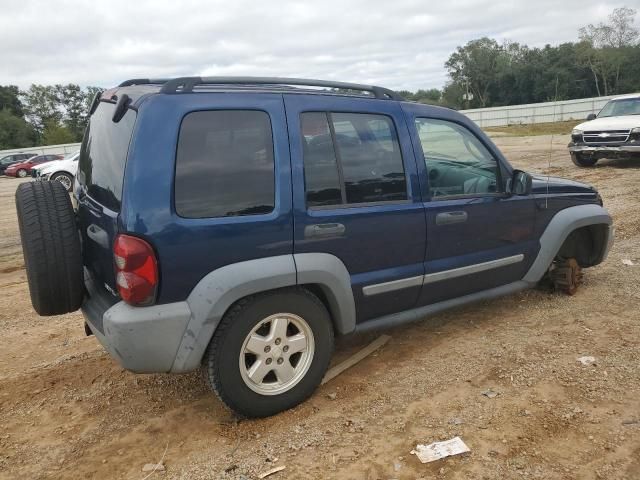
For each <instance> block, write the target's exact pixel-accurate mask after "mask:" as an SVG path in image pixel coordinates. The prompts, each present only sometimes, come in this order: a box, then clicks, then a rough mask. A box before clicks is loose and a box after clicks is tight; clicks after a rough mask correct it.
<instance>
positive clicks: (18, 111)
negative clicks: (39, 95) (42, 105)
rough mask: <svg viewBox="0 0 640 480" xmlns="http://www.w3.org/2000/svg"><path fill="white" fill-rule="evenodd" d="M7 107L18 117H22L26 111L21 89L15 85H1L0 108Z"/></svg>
mask: <svg viewBox="0 0 640 480" xmlns="http://www.w3.org/2000/svg"><path fill="white" fill-rule="evenodd" d="M5 108H6V109H7V110H9V111H10V112H11V113H12V114H13V115H16V116H17V117H22V115H23V113H24V112H23V111H22V103H21V102H20V90H18V87H16V86H15V85H7V86H2V85H0V110H3V109H5Z"/></svg>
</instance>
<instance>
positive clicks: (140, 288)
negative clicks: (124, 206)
mask: <svg viewBox="0 0 640 480" xmlns="http://www.w3.org/2000/svg"><path fill="white" fill-rule="evenodd" d="M113 260H114V263H115V267H116V286H117V287H118V292H119V293H120V296H121V297H122V300H124V301H125V302H127V303H128V304H130V305H136V306H144V305H150V304H152V303H153V302H154V300H155V297H156V289H157V287H158V263H157V261H156V256H155V253H154V251H153V248H151V245H149V244H148V243H147V242H145V241H144V240H142V239H141V238H137V237H132V236H129V235H118V236H117V237H116V241H115V244H114V245H113Z"/></svg>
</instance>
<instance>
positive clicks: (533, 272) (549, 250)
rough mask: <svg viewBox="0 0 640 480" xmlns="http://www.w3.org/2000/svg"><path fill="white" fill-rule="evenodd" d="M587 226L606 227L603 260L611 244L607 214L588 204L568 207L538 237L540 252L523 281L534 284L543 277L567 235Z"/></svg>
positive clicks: (609, 223) (611, 233) (610, 227)
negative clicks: (607, 227) (606, 233)
mask: <svg viewBox="0 0 640 480" xmlns="http://www.w3.org/2000/svg"><path fill="white" fill-rule="evenodd" d="M589 225H607V226H609V229H608V238H607V241H606V242H605V247H604V251H603V252H602V254H601V261H602V260H604V259H605V258H606V256H607V253H608V252H609V249H610V248H611V244H612V242H613V231H612V220H611V215H609V212H608V211H607V210H606V209H605V208H603V207H601V206H600V205H595V204H588V205H577V206H575V207H568V208H565V209H563V210H560V211H559V212H558V213H556V214H555V215H554V216H553V218H552V219H551V221H550V222H549V224H548V225H547V228H546V229H545V230H544V233H543V234H542V236H541V237H540V251H539V252H538V256H537V257H536V259H535V260H534V262H533V264H532V265H531V267H530V268H529V271H528V272H527V274H526V275H525V276H524V278H523V280H524V281H525V282H528V283H530V284H536V283H537V282H539V281H540V279H541V278H542V277H543V275H544V274H545V272H546V271H547V269H548V268H549V266H550V265H551V262H553V259H554V257H555V256H556V254H557V253H558V251H559V250H560V247H562V244H563V243H564V241H565V240H566V239H567V237H568V236H569V234H570V233H571V232H573V231H574V230H576V229H578V228H581V227H586V226H589Z"/></svg>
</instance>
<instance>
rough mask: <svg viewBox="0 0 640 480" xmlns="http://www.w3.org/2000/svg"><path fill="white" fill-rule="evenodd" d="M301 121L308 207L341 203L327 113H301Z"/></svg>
mask: <svg viewBox="0 0 640 480" xmlns="http://www.w3.org/2000/svg"><path fill="white" fill-rule="evenodd" d="M300 123H301V128H302V136H303V138H302V147H303V154H304V178H305V192H306V196H307V206H312V207H317V206H321V205H340V204H341V203H343V199H342V187H341V183H342V182H341V181H340V175H339V174H338V162H337V161H336V154H335V150H334V148H333V141H332V139H331V130H330V128H329V120H328V119H327V114H326V113H324V112H308V113H303V114H302V115H301V116H300Z"/></svg>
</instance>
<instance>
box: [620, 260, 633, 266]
mask: <svg viewBox="0 0 640 480" xmlns="http://www.w3.org/2000/svg"><path fill="white" fill-rule="evenodd" d="M622 264H623V265H627V266H629V267H633V266H634V265H635V263H633V261H632V260H629V259H628V258H623V259H622Z"/></svg>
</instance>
